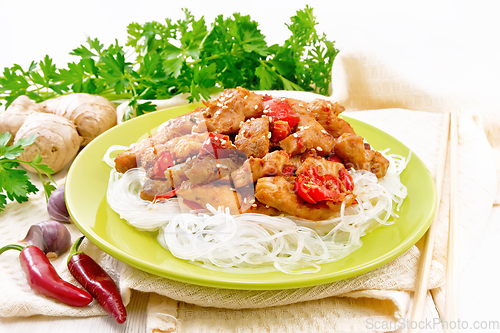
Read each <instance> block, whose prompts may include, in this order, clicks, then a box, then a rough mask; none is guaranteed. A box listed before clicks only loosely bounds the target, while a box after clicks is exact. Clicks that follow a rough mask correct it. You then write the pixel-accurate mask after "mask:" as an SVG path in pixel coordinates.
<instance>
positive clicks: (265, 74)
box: [255, 65, 276, 90]
mask: <svg viewBox="0 0 500 333" xmlns="http://www.w3.org/2000/svg"><path fill="white" fill-rule="evenodd" d="M255 74H256V75H257V76H258V77H259V79H260V82H259V89H261V90H270V89H272V88H273V85H274V83H275V82H276V79H275V78H274V76H273V73H272V72H270V71H269V70H268V68H267V66H266V65H260V66H259V67H257V69H256V70H255Z"/></svg>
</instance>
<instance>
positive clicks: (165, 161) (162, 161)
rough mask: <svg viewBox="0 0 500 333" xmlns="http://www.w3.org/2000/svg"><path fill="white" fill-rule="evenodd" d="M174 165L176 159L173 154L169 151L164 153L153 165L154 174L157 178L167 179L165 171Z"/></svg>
mask: <svg viewBox="0 0 500 333" xmlns="http://www.w3.org/2000/svg"><path fill="white" fill-rule="evenodd" d="M173 165H174V159H173V158H172V154H170V152H169V151H168V150H165V151H162V152H161V153H160V155H158V157H156V159H155V162H154V165H153V173H154V176H155V178H166V177H165V171H166V170H167V169H168V168H170V167H171V166H173Z"/></svg>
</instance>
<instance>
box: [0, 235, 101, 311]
mask: <svg viewBox="0 0 500 333" xmlns="http://www.w3.org/2000/svg"><path fill="white" fill-rule="evenodd" d="M10 249H12V250H18V251H21V255H20V257H19V258H20V262H21V268H22V269H23V271H24V274H26V279H27V281H28V284H29V286H30V287H31V289H33V290H34V291H36V292H38V293H40V294H43V295H45V296H47V297H51V298H54V299H57V300H59V301H61V302H63V303H65V304H67V305H71V306H79V307H82V306H86V305H89V304H90V302H92V300H93V298H92V296H91V295H90V294H89V293H88V292H86V291H85V290H82V289H80V288H78V287H76V286H74V285H72V284H71V283H69V282H66V281H64V280H63V279H62V278H61V277H60V276H59V275H58V274H57V271H56V269H55V268H54V266H53V265H52V264H51V263H50V261H49V259H48V258H47V256H46V255H45V253H43V251H42V250H40V249H39V248H38V247H36V246H32V245H30V246H26V247H23V246H21V245H17V244H11V245H6V246H4V247H2V248H1V249H0V254H2V253H3V252H5V251H6V250H10Z"/></svg>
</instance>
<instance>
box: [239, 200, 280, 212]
mask: <svg viewBox="0 0 500 333" xmlns="http://www.w3.org/2000/svg"><path fill="white" fill-rule="evenodd" d="M243 213H252V214H264V215H269V216H277V215H280V214H281V212H280V211H279V210H277V209H276V208H274V207H271V206H269V205H266V204H263V203H262V202H260V201H259V200H255V202H254V203H253V204H252V205H251V206H250V207H249V208H248V209H247V210H245V211H243Z"/></svg>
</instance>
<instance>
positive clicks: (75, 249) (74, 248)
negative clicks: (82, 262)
mask: <svg viewBox="0 0 500 333" xmlns="http://www.w3.org/2000/svg"><path fill="white" fill-rule="evenodd" d="M84 238H85V236H82V237H80V238H78V239H77V240H76V242H75V243H74V244H73V245H72V246H71V249H70V250H69V255H68V260H67V262H66V263H67V264H69V261H70V260H71V257H72V256H74V255H75V254H78V253H83V252H81V251H78V248H79V247H80V244H81V243H82V241H83V239H84Z"/></svg>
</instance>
